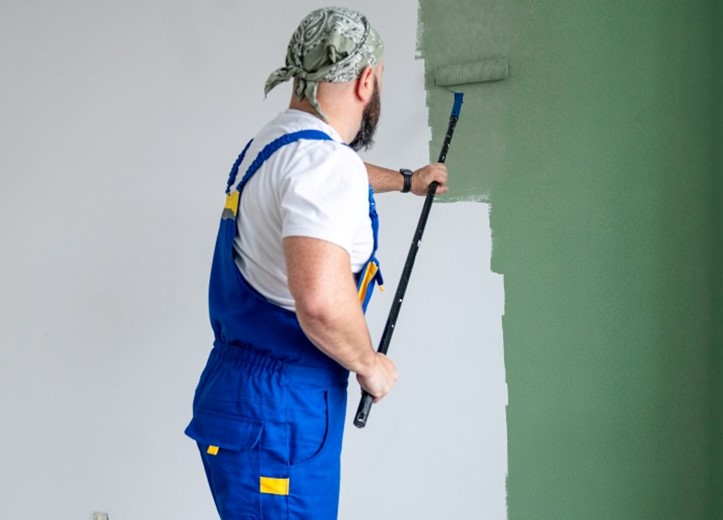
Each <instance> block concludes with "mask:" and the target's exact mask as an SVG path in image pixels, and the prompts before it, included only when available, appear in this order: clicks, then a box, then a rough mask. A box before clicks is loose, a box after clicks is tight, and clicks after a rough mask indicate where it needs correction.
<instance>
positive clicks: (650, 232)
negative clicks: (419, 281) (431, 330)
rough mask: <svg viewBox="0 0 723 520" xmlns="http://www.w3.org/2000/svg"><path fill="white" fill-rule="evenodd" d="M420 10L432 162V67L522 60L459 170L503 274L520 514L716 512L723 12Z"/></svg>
mask: <svg viewBox="0 0 723 520" xmlns="http://www.w3.org/2000/svg"><path fill="white" fill-rule="evenodd" d="M420 5H421V24H422V35H421V38H420V53H421V54H423V55H424V58H425V60H426V67H427V82H428V89H429V90H428V102H429V104H430V121H431V124H432V126H433V139H432V142H431V144H430V148H431V150H430V155H431V156H434V154H435V150H437V149H438V147H439V143H440V142H441V139H442V137H443V135H444V130H445V125H444V123H445V114H446V113H447V114H448V111H449V107H450V104H451V97H450V96H449V94H448V93H447V92H445V91H444V90H442V89H439V88H437V87H435V86H434V85H433V74H434V68H435V67H437V66H439V65H445V64H448V63H455V62H464V61H468V60H475V59H481V58H487V57H493V56H500V55H505V56H507V57H508V59H509V62H510V67H511V76H510V78H509V79H508V80H506V81H504V82H500V83H495V84H485V85H473V86H469V87H463V90H464V92H465V105H464V108H463V111H462V120H461V121H460V124H459V127H458V130H457V135H456V136H455V142H454V144H453V147H452V151H451V152H450V159H449V162H448V164H449V167H450V170H451V174H452V178H453V186H454V185H460V186H462V187H463V188H464V190H466V196H465V197H463V198H481V199H484V200H490V201H491V207H492V214H491V219H492V220H491V222H492V233H493V256H492V267H493V270H494V271H496V272H499V273H501V274H503V275H504V279H505V300H506V304H505V317H504V340H505V359H506V373H507V381H508V385H509V407H508V413H507V422H508V425H507V426H508V450H509V477H508V483H507V490H508V513H509V518H510V519H511V520H523V519H524V520H531V519H553V518H554V519H556V520H567V519H570V520H572V519H575V520H578V519H580V518H585V519H587V520H595V519H600V520H603V519H604V520H608V519H611V518H626V519H636V520H637V519H641V520H642V519H651V520H653V519H655V520H666V519H670V520H673V519H675V520H677V519H680V518H686V519H707V518H719V517H720V498H719V497H720V495H721V494H720V492H717V490H719V489H720V483H721V480H720V451H721V450H720V448H721V444H720V403H721V397H720V393H721V389H720V383H719V380H720V376H721V368H723V367H721V360H720V353H719V349H720V339H721V333H720V325H719V324H720V323H721V320H720V303H721V300H720V297H721V296H720V295H721V292H720V282H721V278H720V259H721V246H720V234H721V225H720V223H721V218H720V211H721V209H720V200H721V197H720V195H721V191H720V190H721V188H720V180H719V177H720V173H721V155H720V148H721V147H720V107H721V105H720V94H719V92H720V90H721V89H720V88H716V82H717V81H718V82H720V56H721V53H720V41H719V39H720V36H719V34H720V27H721V24H720V7H719V6H718V5H717V2H716V1H715V0H700V1H695V2H686V3H679V2H667V1H666V2H663V3H660V2H654V1H651V0H634V1H625V2H623V1H621V0H613V1H609V2H575V1H572V0H553V1H549V2H544V3H541V2H534V1H520V2H504V1H502V0H499V1H495V0H482V1H479V0H475V1H472V0H454V1H452V2H445V3H442V2H435V1H433V0H421V2H420ZM718 86H719V87H720V83H718ZM716 106H717V108H718V109H717V110H713V108H715V107H716ZM716 135H717V142H716V140H715V139H714V138H712V136H713V137H715V136H716ZM712 194H715V195H714V196H713V197H712V196H711V195H712ZM716 287H717V288H718V289H717V290H716V289H715V288H716ZM716 306H717V307H718V308H717V310H716ZM716 339H717V342H716ZM711 353H713V354H711ZM716 461H717V462H716ZM716 479H717V480H716ZM716 515H717V516H716Z"/></svg>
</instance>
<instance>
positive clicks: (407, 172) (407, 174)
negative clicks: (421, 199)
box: [399, 168, 413, 193]
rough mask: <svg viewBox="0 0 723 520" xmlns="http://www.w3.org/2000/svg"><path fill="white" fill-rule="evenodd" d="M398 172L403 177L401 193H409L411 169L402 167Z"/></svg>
mask: <svg viewBox="0 0 723 520" xmlns="http://www.w3.org/2000/svg"><path fill="white" fill-rule="evenodd" d="M399 173H401V174H402V177H404V187H403V188H402V193H409V191H410V190H411V189H412V173H413V172H412V170H410V169H408V168H402V169H400V170H399Z"/></svg>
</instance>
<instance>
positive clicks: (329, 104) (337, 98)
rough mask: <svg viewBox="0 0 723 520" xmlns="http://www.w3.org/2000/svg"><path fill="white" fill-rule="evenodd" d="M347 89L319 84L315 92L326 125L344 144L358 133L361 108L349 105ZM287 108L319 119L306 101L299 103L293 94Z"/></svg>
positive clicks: (344, 85) (330, 84)
mask: <svg viewBox="0 0 723 520" xmlns="http://www.w3.org/2000/svg"><path fill="white" fill-rule="evenodd" d="M347 88H348V85H347V84H345V83H336V84H335V83H321V84H320V85H319V88H318V90H317V100H318V102H319V106H321V109H322V110H323V111H324V113H325V114H326V116H327V117H328V121H326V123H327V124H328V125H329V126H331V127H332V128H333V129H334V130H336V132H337V133H338V134H339V136H341V138H342V139H343V140H344V142H345V143H350V142H351V141H352V140H353V139H354V137H355V136H356V134H357V132H358V131H359V125H360V124H361V114H362V111H363V107H361V106H359V107H357V106H356V104H355V103H353V102H351V103H350V101H349V96H348V95H346V94H345V90H346V89H347ZM289 108H292V109H294V110H301V111H302V112H306V113H308V114H311V115H313V116H315V117H318V118H319V119H321V116H320V115H319V114H317V113H316V111H315V110H314V108H313V107H312V106H311V104H310V103H309V101H308V100H307V99H303V100H301V101H300V100H299V99H297V98H296V96H295V95H294V94H292V95H291V102H290V103H289Z"/></svg>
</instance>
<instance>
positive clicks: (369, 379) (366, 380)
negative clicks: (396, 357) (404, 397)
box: [356, 352, 398, 403]
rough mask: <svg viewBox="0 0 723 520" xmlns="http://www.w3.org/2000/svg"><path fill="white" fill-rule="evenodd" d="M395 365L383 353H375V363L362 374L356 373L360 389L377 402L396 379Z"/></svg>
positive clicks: (387, 391)
mask: <svg viewBox="0 0 723 520" xmlns="http://www.w3.org/2000/svg"><path fill="white" fill-rule="evenodd" d="M397 377H398V376H397V367H396V365H395V364H394V362H393V361H392V360H391V359H389V358H388V357H387V356H385V355H384V354H380V353H379V352H377V353H376V364H375V365H374V367H373V368H372V369H370V370H369V371H368V372H365V373H364V374H361V373H357V375H356V380H357V381H358V382H359V386H361V387H362V390H366V391H367V392H368V393H369V394H371V396H372V397H373V398H374V402H375V403H378V402H379V401H381V400H382V399H383V398H384V396H385V395H387V394H388V393H389V391H390V390H391V389H392V386H394V383H395V382H396V381H397Z"/></svg>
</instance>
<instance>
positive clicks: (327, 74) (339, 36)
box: [264, 7, 384, 122]
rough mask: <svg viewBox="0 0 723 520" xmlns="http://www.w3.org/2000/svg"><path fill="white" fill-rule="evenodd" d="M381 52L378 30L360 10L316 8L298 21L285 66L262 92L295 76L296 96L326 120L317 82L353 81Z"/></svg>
mask: <svg viewBox="0 0 723 520" xmlns="http://www.w3.org/2000/svg"><path fill="white" fill-rule="evenodd" d="M383 52H384V45H383V44H382V39H381V37H380V36H379V33H377V31H375V30H374V28H372V26H371V25H370V24H369V21H368V20H367V18H366V17H365V16H364V15H363V14H361V13H359V12H357V11H353V10H351V9H347V8H345V7H326V8H323V9H317V10H316V11H312V12H311V13H309V14H308V15H307V16H306V18H304V19H303V20H302V21H301V23H300V24H299V27H298V28H297V29H296V32H294V35H293V36H292V37H291V41H290V42H289V47H288V50H287V52H286V66H285V67H281V68H280V69H277V70H275V71H274V72H273V73H271V76H269V79H267V80H266V86H265V88H264V93H265V94H268V93H269V91H271V89H273V88H274V87H275V86H276V85H278V84H280V83H283V82H285V81H288V80H290V79H291V78H296V88H295V90H294V94H295V95H296V97H297V98H298V99H299V100H302V99H304V98H306V99H308V100H309V103H310V104H311V106H312V108H313V109H314V110H315V111H316V112H317V113H318V114H319V115H320V116H321V118H322V119H323V120H324V121H326V122H328V118H327V117H326V114H324V112H323V111H322V110H321V107H320V106H319V102H318V101H317V99H316V89H317V86H318V84H319V83H320V82H330V83H345V82H347V81H354V80H355V79H357V78H358V77H359V75H360V74H361V72H362V70H364V68H365V67H367V66H371V67H374V66H376V65H377V63H379V60H381V58H382V55H383Z"/></svg>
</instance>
